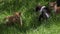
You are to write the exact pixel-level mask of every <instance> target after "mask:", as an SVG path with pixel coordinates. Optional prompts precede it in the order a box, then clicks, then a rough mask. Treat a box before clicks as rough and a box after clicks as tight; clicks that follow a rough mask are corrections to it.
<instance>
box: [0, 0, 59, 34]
mask: <svg viewBox="0 0 60 34" xmlns="http://www.w3.org/2000/svg"><path fill="white" fill-rule="evenodd" d="M51 1H55V0H51ZM48 2H50V0H0V34H60V15H57V16H56V15H55V14H54V13H52V14H51V17H50V18H49V19H48V21H46V20H44V21H42V24H40V22H39V21H38V16H39V14H38V12H36V11H35V10H34V8H35V6H36V5H37V3H41V5H47V6H48ZM15 11H19V12H22V19H23V27H22V28H20V27H18V25H12V26H6V25H4V24H5V21H3V20H4V18H5V17H6V16H9V15H12V14H13V12H15Z"/></svg>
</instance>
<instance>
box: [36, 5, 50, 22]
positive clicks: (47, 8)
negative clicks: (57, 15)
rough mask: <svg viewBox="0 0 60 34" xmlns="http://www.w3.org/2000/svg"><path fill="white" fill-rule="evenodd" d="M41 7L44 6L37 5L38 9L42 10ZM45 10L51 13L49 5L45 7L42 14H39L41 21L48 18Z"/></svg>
mask: <svg viewBox="0 0 60 34" xmlns="http://www.w3.org/2000/svg"><path fill="white" fill-rule="evenodd" d="M41 8H42V7H41V6H37V7H36V11H39V10H41ZM44 12H46V13H48V14H50V13H51V12H50V9H49V7H45V8H44V9H43V11H42V13H41V15H40V16H39V21H41V20H42V19H43V20H44V19H47V16H46V15H45V13H44Z"/></svg>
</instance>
